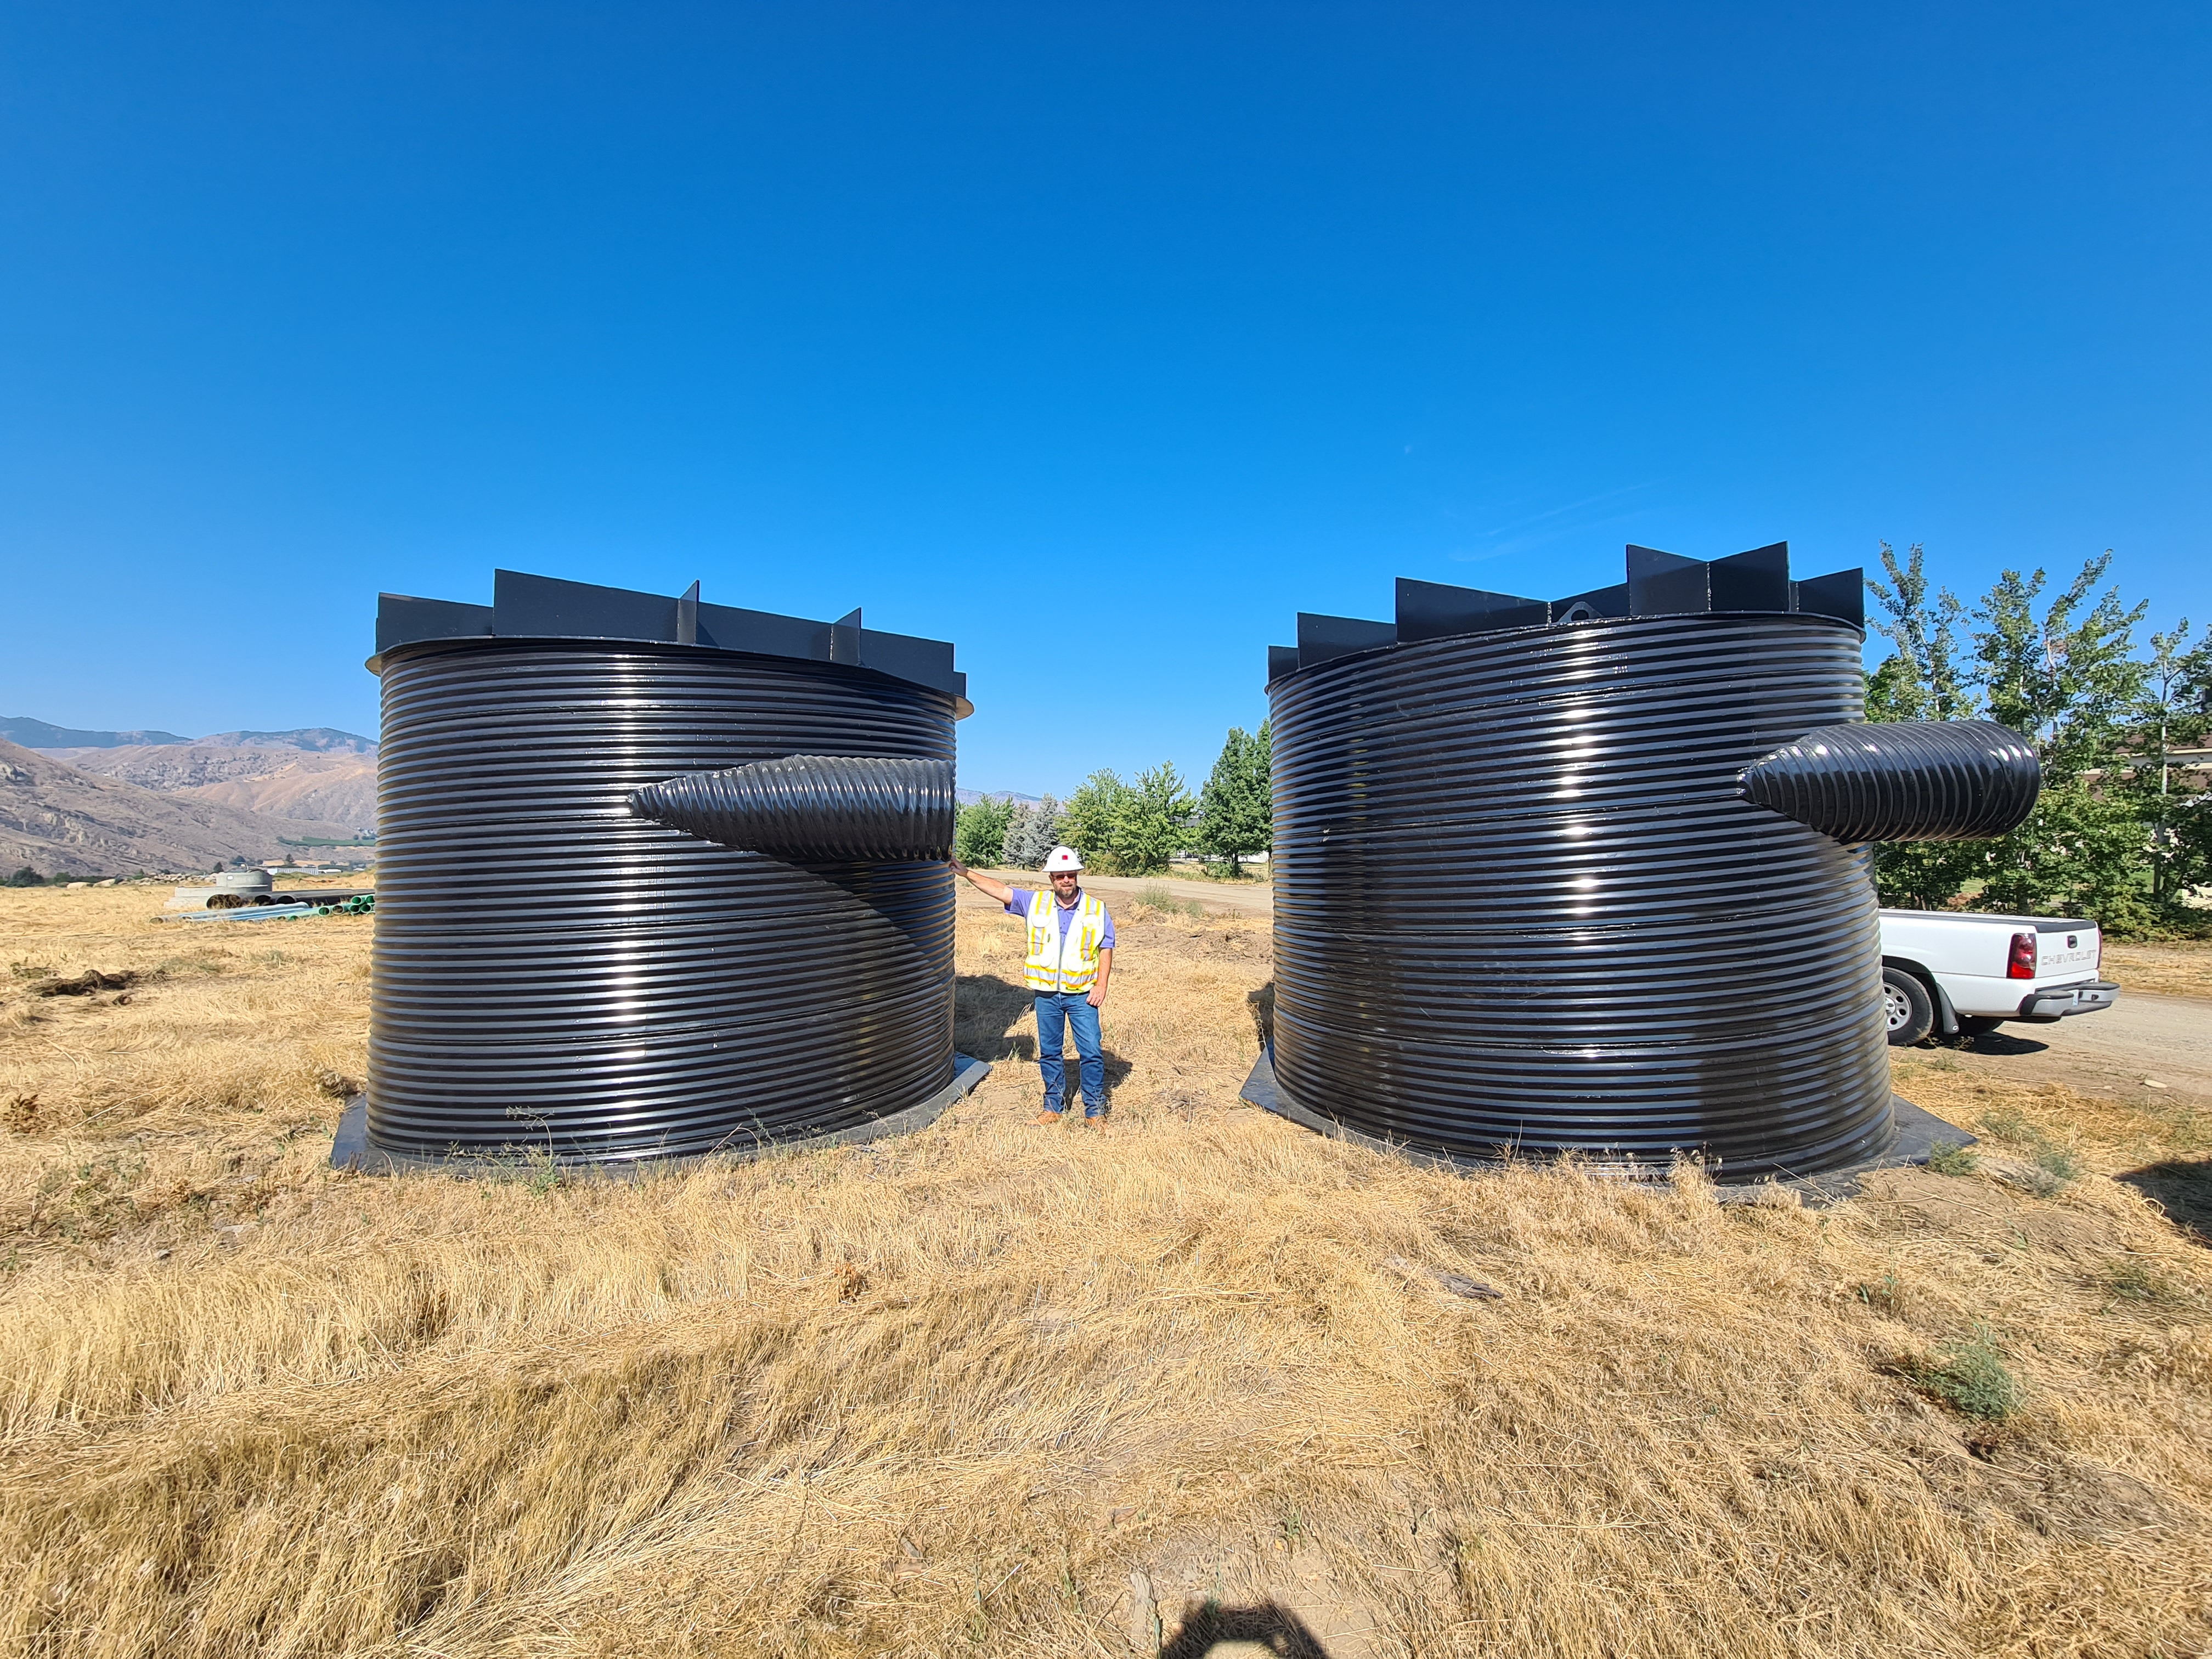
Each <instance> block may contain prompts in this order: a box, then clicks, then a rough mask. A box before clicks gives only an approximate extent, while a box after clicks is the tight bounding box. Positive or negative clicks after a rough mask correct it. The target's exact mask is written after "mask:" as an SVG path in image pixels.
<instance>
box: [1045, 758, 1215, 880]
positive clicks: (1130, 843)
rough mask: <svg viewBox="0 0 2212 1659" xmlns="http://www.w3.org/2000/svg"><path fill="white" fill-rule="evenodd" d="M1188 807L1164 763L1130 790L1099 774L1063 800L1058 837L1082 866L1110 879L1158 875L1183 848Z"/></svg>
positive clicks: (1108, 773)
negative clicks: (1103, 873)
mask: <svg viewBox="0 0 2212 1659" xmlns="http://www.w3.org/2000/svg"><path fill="white" fill-rule="evenodd" d="M1193 805H1194V803H1193V802H1192V800H1191V798H1190V793H1189V791H1188V790H1187V789H1186V788H1184V787H1183V781H1182V774H1181V773H1179V772H1177V771H1176V769H1175V768H1174V767H1172V766H1170V765H1169V764H1167V763H1164V762H1163V763H1161V764H1159V765H1158V766H1155V767H1153V768H1152V769H1150V770H1148V771H1145V772H1140V773H1139V774H1138V775H1137V781H1136V782H1134V783H1133V784H1132V783H1125V782H1123V781H1122V780H1121V776H1120V775H1118V774H1117V773H1115V772H1113V771H1112V770H1110V769H1102V770H1100V771H1097V772H1093V773H1092V774H1091V775H1090V776H1089V777H1088V778H1085V780H1084V781H1083V787H1081V788H1079V789H1078V790H1077V791H1076V792H1075V793H1073V794H1072V795H1070V796H1069V797H1068V798H1067V805H1066V807H1064V808H1063V809H1062V810H1061V812H1060V835H1061V837H1062V838H1063V839H1064V840H1066V842H1067V844H1068V845H1069V846H1071V847H1073V848H1075V850H1076V851H1077V852H1079V853H1080V854H1083V858H1084V861H1085V863H1086V864H1091V865H1093V866H1096V867H1097V868H1098V869H1100V870H1102V871H1103V872H1106V873H1108V874H1109V875H1122V876H1151V875H1158V873H1159V872H1161V871H1163V870H1164V869H1166V868H1167V867H1168V861H1169V860H1170V859H1172V858H1173V857H1174V856H1175V855H1176V854H1177V853H1179V852H1181V851H1182V848H1183V847H1184V845H1185V844H1186V842H1188V840H1189V838H1190V815H1191V810H1192V807H1193Z"/></svg>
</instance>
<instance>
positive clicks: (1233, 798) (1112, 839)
mask: <svg viewBox="0 0 2212 1659" xmlns="http://www.w3.org/2000/svg"><path fill="white" fill-rule="evenodd" d="M1272 829H1273V810H1272V808H1271V806H1270V804H1269V795H1268V784H1267V726H1266V725H1265V724H1264V723H1262V724H1261V727H1260V729H1259V730H1258V731H1257V732H1247V731H1245V730H1244V728H1243V727H1242V726H1232V727H1231V728H1230V732H1229V737H1228V739H1227V741H1226V742H1225V743H1224V744H1222V746H1221V755H1220V758H1218V760H1216V761H1215V762H1214V763H1213V770H1212V773H1211V774H1209V775H1208V776H1207V778H1206V782H1205V785H1204V786H1203V787H1201V788H1200V790H1199V793H1198V794H1197V795H1196V796H1195V797H1194V796H1193V795H1192V794H1191V793H1190V791H1189V788H1188V786H1187V785H1186V784H1185V782H1184V781H1183V776H1182V773H1181V772H1179V771H1178V770H1176V768H1175V767H1174V766H1173V765H1172V764H1170V763H1168V762H1165V761H1163V762H1162V763H1160V764H1159V765H1158V766H1155V767H1152V768H1150V769H1147V770H1146V771H1143V772H1139V774H1138V775H1137V776H1136V778H1135V780H1134V781H1127V780H1124V779H1123V778H1122V777H1121V775H1119V774H1118V773H1116V772H1115V771H1113V770H1111V769H1102V770H1100V771H1097V772H1093V773H1092V774H1091V775H1090V776H1089V777H1088V778H1086V779H1085V780H1084V781H1083V784H1082V786H1081V787H1079V788H1078V789H1077V790H1076V791H1075V793H1073V794H1071V795H1070V796H1068V798H1067V799H1066V800H1064V801H1061V800H1055V799H1053V798H1052V797H1051V796H1049V795H1048V796H1046V797H1045V798H1044V799H1042V800H1041V801H1016V800H1013V799H1010V798H1006V797H995V798H994V797H991V796H986V797H985V798H984V799H981V800H979V801H977V802H975V804H974V805H969V806H963V807H962V808H961V809H960V816H959V819H958V823H957V829H956V830H955V832H954V837H953V851H954V853H955V854H956V855H957V857H958V858H959V860H960V861H961V862H962V863H963V864H974V865H981V866H1001V867H1011V868H1014V869H1023V870H1034V869H1036V867H1037V866H1040V865H1042V863H1043V862H1044V858H1045V854H1048V853H1049V852H1050V851H1052V849H1053V848H1054V847H1056V846H1058V845H1060V843H1061V842H1066V843H1067V844H1068V845H1069V846H1071V847H1073V848H1076V849H1077V851H1079V852H1080V853H1081V854H1083V858H1084V861H1085V864H1087V865H1089V866H1091V867H1092V868H1094V869H1097V870H1101V871H1103V872H1105V873H1107V874H1109V875H1123V876H1152V875H1158V874H1159V873H1160V872H1162V871H1164V870H1165V869H1166V868H1167V867H1168V865H1169V864H1170V861H1171V860H1175V859H1177V858H1182V857H1185V856H1194V857H1196V858H1200V859H1202V860H1205V861H1206V862H1207V863H1209V864H1212V865H1213V866H1216V867H1217V868H1218V869H1220V870H1221V871H1223V872H1225V873H1228V874H1232V875H1233V874H1235V873H1236V872H1237V871H1238V870H1239V869H1240V868H1241V867H1242V866H1243V861H1244V860H1246V859H1249V858H1250V857H1252V856H1253V855H1254V854H1259V853H1264V852H1266V851H1267V849H1268V846H1269V842H1270V837H1271V833H1272Z"/></svg>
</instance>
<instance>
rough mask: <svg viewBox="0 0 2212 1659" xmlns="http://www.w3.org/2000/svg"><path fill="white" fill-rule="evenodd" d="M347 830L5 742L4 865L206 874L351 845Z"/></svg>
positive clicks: (0, 834) (0, 816) (0, 857)
mask: <svg viewBox="0 0 2212 1659" xmlns="http://www.w3.org/2000/svg"><path fill="white" fill-rule="evenodd" d="M352 833H353V829H352V828H351V827H350V826H348V825H339V824H330V823H312V822H307V821H302V820H299V819H289V818H276V817H267V816H265V815H264V814H262V813H258V812H249V811H240V810H239V809H238V808H237V807H235V806H228V805H222V804H221V803H219V802H216V801H209V800H199V799H193V798H191V797H190V796H179V795H173V794H171V795H164V794H158V793H155V792H154V791H153V790H150V789H142V788H140V787H137V785H136V784H130V783H124V782H121V781H118V780H116V779H113V778H102V777H94V776H93V775H91V774H89V773H87V772H82V771H80V770H78V769H76V767H73V766H69V765H65V764H64V763H62V762H60V761H58V760H56V759H54V758H53V757H51V756H49V755H46V754H42V753H40V751H39V750H34V749H24V748H20V747H18V746H17V745H16V744H12V743H6V742H0V866H5V867H6V869H8V870H14V869H16V868H18V867H19V866H23V865H28V866H30V867H31V868H32V869H33V870H36V871H38V872H40V874H41V875H52V874H53V873H55V872H58V871H69V872H82V873H85V874H88V875H125V874H129V873H130V872H133V871H137V870H204V869H207V868H209V867H210V866H212V865H214V864H215V863H216V861H217V860H223V861H226V862H227V861H228V860H231V859H234V858H246V859H264V858H281V857H283V854H284V853H285V850H286V849H285V848H284V846H283V836H295V837H296V836H302V835H323V836H349V835H351V834H352Z"/></svg>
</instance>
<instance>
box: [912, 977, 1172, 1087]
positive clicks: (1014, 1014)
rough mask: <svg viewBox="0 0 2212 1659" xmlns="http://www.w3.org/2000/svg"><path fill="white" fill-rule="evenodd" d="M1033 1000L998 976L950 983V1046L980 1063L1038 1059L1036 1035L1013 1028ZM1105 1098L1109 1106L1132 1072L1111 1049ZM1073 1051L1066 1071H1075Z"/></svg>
mask: <svg viewBox="0 0 2212 1659" xmlns="http://www.w3.org/2000/svg"><path fill="white" fill-rule="evenodd" d="M1033 1002H1034V999H1033V998H1032V997H1031V996H1030V991H1029V988H1028V987H1026V986H1022V985H1017V984H1015V983H1014V982H1013V981H1011V980H1005V979H1000V977H999V976H998V975H996V974H962V975H959V977H958V978H957V979H955V980H954V981H953V982H952V1046H953V1047H954V1048H957V1049H958V1050H959V1051H960V1052H961V1053H962V1054H973V1055H975V1058H976V1059H978V1060H1030V1061H1032V1062H1034V1061H1035V1060H1036V1057H1037V1049H1036V1032H1035V1031H1033V1030H1030V1031H1019V1030H1015V1029H1014V1028H1015V1027H1016V1026H1018V1025H1019V1024H1021V1023H1022V1021H1023V1020H1024V1019H1025V1018H1028V1017H1029V1012H1030V1006H1031V1005H1032V1003H1033ZM1104 1058H1105V1061H1106V1095H1107V1098H1108V1099H1109V1101H1110V1100H1111V1099H1112V1098H1113V1094H1114V1091H1115V1089H1117V1088H1119V1087H1120V1086H1121V1083H1122V1081H1123V1080H1124V1079H1127V1077H1128V1075H1129V1073H1130V1072H1131V1070H1132V1069H1133V1068H1132V1066H1130V1064H1129V1062H1128V1061H1127V1060H1124V1059H1122V1058H1121V1055H1119V1054H1115V1052H1114V1051H1113V1050H1112V1049H1111V1048H1108V1049H1106V1050H1105V1053H1104ZM1075 1063H1076V1062H1075V1054H1074V1051H1073V1048H1070V1049H1069V1050H1068V1053H1067V1064H1068V1069H1069V1071H1070V1072H1071V1073H1072V1072H1073V1070H1074V1068H1075Z"/></svg>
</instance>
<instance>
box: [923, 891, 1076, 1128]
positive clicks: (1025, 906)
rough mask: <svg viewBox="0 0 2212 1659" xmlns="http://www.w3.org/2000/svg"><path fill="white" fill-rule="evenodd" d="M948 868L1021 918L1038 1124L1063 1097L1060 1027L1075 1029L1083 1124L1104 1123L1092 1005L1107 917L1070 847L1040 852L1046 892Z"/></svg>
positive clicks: (1053, 1113)
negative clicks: (1032, 999)
mask: <svg viewBox="0 0 2212 1659" xmlns="http://www.w3.org/2000/svg"><path fill="white" fill-rule="evenodd" d="M952 873H953V874H954V875H956V876H965V877H967V878H968V879H969V881H971V882H973V883H974V884H975V885H976V886H977V887H978V888H979V889H981V890H982V891H983V892H985V893H987V894H989V895H990V896H992V897H993V898H994V899H996V900H998V901H999V902H1000V903H1001V904H1003V905H1005V906H1006V914H1007V915H1010V916H1020V917H1021V918H1022V919H1023V920H1024V921H1027V922H1028V923H1029V961H1028V962H1027V963H1025V964H1024V969H1023V972H1024V976H1025V977H1026V978H1027V980H1028V981H1029V987H1030V990H1031V991H1032V992H1034V993H1035V994H1036V1026H1037V1069H1038V1070H1039V1071H1041V1072H1042V1073H1044V1110H1043V1111H1042V1112H1041V1113H1039V1114H1038V1115H1037V1121H1038V1122H1039V1123H1057V1122H1059V1121H1060V1112H1061V1110H1062V1109H1063V1108H1064V1107H1065V1105H1066V1100H1067V1062H1066V1060H1064V1059H1062V1058H1061V1056H1060V1043H1061V1042H1062V1041H1063V1040H1064V1036H1065V1034H1066V1028H1067V1027H1069V1026H1073V1027H1074V1028H1075V1055H1076V1060H1077V1061H1078V1063H1079V1068H1080V1071H1081V1073H1082V1078H1083V1121H1084V1122H1085V1123H1086V1124H1088V1125H1089V1126H1090V1127H1092V1128H1095V1129H1103V1128H1104V1127H1106V1058H1105V1055H1104V1054H1103V1053H1101V1052H1100V1050H1099V1047H1098V1010H1099V1007H1100V1006H1101V1005H1102V1004H1103V1003H1104V1002H1105V1000H1106V981H1107V979H1108V978H1109V976H1110V975H1112V973H1113V971H1114V918H1113V917H1111V916H1109V915H1107V914H1106V907H1105V906H1104V905H1103V904H1102V903H1100V902H1099V901H1098V900H1097V897H1096V896H1093V895H1091V894H1090V893H1086V892H1085V891H1084V890H1083V860H1081V859H1079V858H1078V857H1077V856H1076V855H1075V849H1074V848H1073V847H1055V848H1053V849H1052V851H1051V852H1050V853H1049V854H1047V855H1046V858H1045V861H1044V873H1045V879H1046V880H1048V881H1049V882H1050V883H1051V884H1052V891H1051V892H1049V893H1038V892H1033V891H1031V890H1030V889H1028V888H1026V887H1009V886H1007V885H1006V883H1004V882H1003V881H994V880H993V879H992V878H990V877H988V876H981V875H978V874H976V873H975V872H974V871H973V870H970V869H969V867H968V866H966V865H964V864H963V863H961V862H960V861H959V860H957V859H955V860H952Z"/></svg>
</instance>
